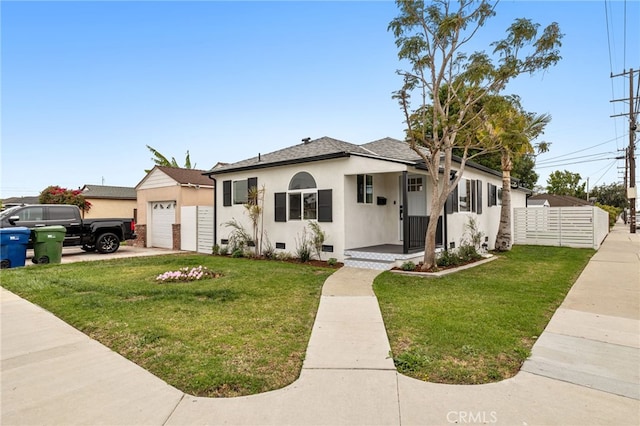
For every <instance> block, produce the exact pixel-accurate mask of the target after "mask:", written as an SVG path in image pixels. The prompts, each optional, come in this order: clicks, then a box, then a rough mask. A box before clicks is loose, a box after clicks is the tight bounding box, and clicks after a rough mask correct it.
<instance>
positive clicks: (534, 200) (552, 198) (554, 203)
mask: <svg viewBox="0 0 640 426" xmlns="http://www.w3.org/2000/svg"><path fill="white" fill-rule="evenodd" d="M540 204H542V206H544V207H580V206H593V204H592V203H591V202H589V201H587V200H583V199H582V198H578V197H572V196H571V195H554V194H537V195H532V196H530V197H529V198H528V199H527V207H542V206H541V205H540Z"/></svg>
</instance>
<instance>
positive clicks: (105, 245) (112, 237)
mask: <svg viewBox="0 0 640 426" xmlns="http://www.w3.org/2000/svg"><path fill="white" fill-rule="evenodd" d="M118 247H120V238H118V236H117V235H116V234H113V233H111V232H105V233H104V234H102V235H100V236H99V237H98V241H96V248H97V249H98V252H100V253H113V252H115V251H116V250H118Z"/></svg>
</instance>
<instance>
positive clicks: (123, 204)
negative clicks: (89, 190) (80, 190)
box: [84, 197, 137, 219]
mask: <svg viewBox="0 0 640 426" xmlns="http://www.w3.org/2000/svg"><path fill="white" fill-rule="evenodd" d="M86 199H87V201H89V202H90V203H91V209H90V210H89V211H88V212H86V213H85V214H84V217H85V218H87V219H96V218H133V217H135V214H134V210H135V209H136V208H137V201H136V200H110V199H101V198H99V199H96V198H88V197H87V198H86Z"/></svg>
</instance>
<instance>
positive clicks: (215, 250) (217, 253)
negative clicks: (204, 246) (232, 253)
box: [211, 244, 220, 256]
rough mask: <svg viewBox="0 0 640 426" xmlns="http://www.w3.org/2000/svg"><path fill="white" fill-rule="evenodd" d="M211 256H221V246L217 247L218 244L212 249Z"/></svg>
mask: <svg viewBox="0 0 640 426" xmlns="http://www.w3.org/2000/svg"><path fill="white" fill-rule="evenodd" d="M211 254H213V255H215V256H217V255H219V254H220V246H219V245H217V244H216V245H214V246H213V247H212V248H211Z"/></svg>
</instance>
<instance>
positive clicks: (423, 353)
mask: <svg viewBox="0 0 640 426" xmlns="http://www.w3.org/2000/svg"><path fill="white" fill-rule="evenodd" d="M594 253H595V252H594V251H593V250H589V249H573V248H566V247H541V246H515V247H513V249H512V250H511V251H510V252H507V253H504V254H500V255H499V256H500V258H499V259H497V260H495V261H493V262H489V263H487V264H485V265H481V266H478V267H475V268H471V269H468V270H465V271H460V272H457V273H455V274H451V275H447V276H444V277H441V278H418V277H414V276H405V275H399V274H393V273H390V272H385V273H383V274H381V275H379V276H378V277H377V278H376V280H375V282H374V290H375V293H376V295H377V297H378V300H379V303H380V308H381V310H382V316H383V318H384V322H385V326H386V329H387V334H388V336H389V340H390V344H391V351H392V355H393V359H394V362H395V364H396V367H397V369H398V371H399V372H401V373H403V374H406V375H408V376H410V377H414V378H416V379H420V380H425V381H429V382H436V383H450V384H479V383H488V382H495V381H499V380H503V379H506V378H509V377H512V376H514V375H515V374H516V373H517V372H518V371H519V369H520V367H521V366H522V363H523V362H524V360H525V359H526V358H527V357H528V356H529V355H530V352H531V348H532V347H533V344H534V343H535V341H536V339H537V338H538V336H539V335H540V334H541V333H542V331H543V330H544V328H545V327H546V325H547V323H548V322H549V320H550V319H551V316H552V315H553V313H554V312H555V311H556V309H557V308H558V306H560V304H561V303H562V301H563V300H564V298H565V296H566V294H567V292H568V291H569V289H570V288H571V286H572V285H573V283H574V282H575V280H576V279H577V278H578V276H579V274H580V272H581V271H582V270H583V269H584V267H585V266H586V265H587V262H588V261H589V259H590V258H591V256H593V254H594Z"/></svg>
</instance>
